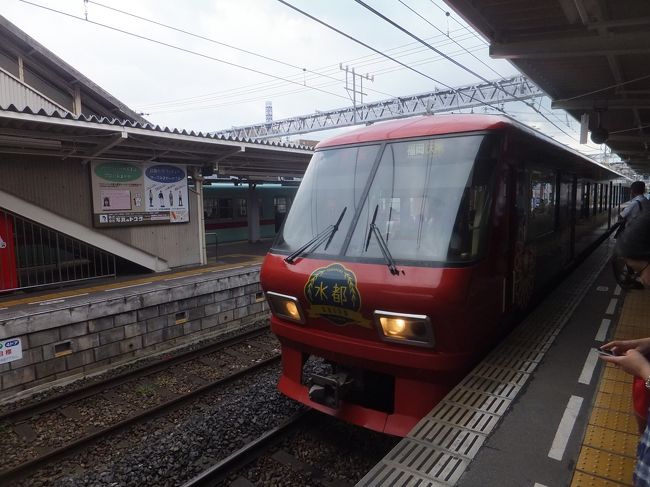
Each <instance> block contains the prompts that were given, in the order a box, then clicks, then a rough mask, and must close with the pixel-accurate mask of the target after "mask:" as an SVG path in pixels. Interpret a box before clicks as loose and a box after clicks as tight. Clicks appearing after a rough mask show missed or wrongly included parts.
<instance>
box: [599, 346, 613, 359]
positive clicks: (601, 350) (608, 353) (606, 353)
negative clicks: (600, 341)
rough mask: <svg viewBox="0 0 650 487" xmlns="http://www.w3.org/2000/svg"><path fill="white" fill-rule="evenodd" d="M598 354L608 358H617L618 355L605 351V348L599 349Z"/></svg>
mask: <svg viewBox="0 0 650 487" xmlns="http://www.w3.org/2000/svg"><path fill="white" fill-rule="evenodd" d="M598 353H599V354H601V355H605V356H608V357H616V356H617V355H616V354H615V353H614V352H612V351H611V350H605V349H604V348H599V349H598Z"/></svg>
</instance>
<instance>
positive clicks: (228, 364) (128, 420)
mask: <svg viewBox="0 0 650 487" xmlns="http://www.w3.org/2000/svg"><path fill="white" fill-rule="evenodd" d="M265 336H266V339H269V335H268V331H267V328H263V329H258V330H254V331H252V332H248V333H245V334H243V335H241V336H237V337H234V338H232V339H228V340H225V341H223V342H220V343H217V344H214V345H211V346H209V347H206V348H204V349H200V350H195V351H192V352H189V353H185V354H182V355H179V356H176V357H173V358H170V359H168V360H165V361H163V362H160V363H155V364H152V365H151V366H148V367H146V368H143V369H140V370H137V371H135V372H132V373H127V374H122V375H119V376H116V377H113V378H111V379H109V380H106V381H102V382H100V383H96V384H93V385H91V386H89V387H87V388H83V389H79V390H76V391H71V392H69V393H66V394H62V395H59V396H56V397H53V398H51V399H48V400H47V401H44V402H42V403H38V404H30V405H27V406H25V407H22V408H19V409H16V410H14V411H10V412H8V413H5V414H3V415H2V416H0V430H2V431H3V432H8V431H14V432H15V431H19V432H22V433H23V436H25V435H26V436H27V437H29V436H30V435H29V430H30V428H32V430H34V429H35V427H34V424H36V423H38V422H39V421H40V420H41V419H42V418H43V417H45V416H48V415H49V416H52V417H53V419H54V421H53V422H54V423H57V426H58V423H60V422H65V421H66V420H70V419H72V420H74V421H73V424H77V425H78V424H80V423H83V418H82V417H80V414H81V413H80V412H81V411H83V410H84V406H82V405H81V404H82V403H86V404H85V407H86V408H87V406H88V403H89V402H90V403H91V404H92V402H93V401H95V402H96V401H98V400H100V399H101V401H104V402H105V401H106V400H107V398H108V402H109V404H111V405H113V404H115V407H116V408H117V407H118V406H119V405H120V401H123V400H124V398H123V396H120V394H118V393H117V392H116V391H120V389H121V390H122V392H123V391H124V390H132V391H133V392H134V393H135V397H136V398H137V397H138V394H140V393H141V392H142V391H145V392H146V391H148V390H147V389H138V388H142V387H144V386H146V385H147V384H148V385H149V386H150V387H152V386H151V385H152V384H155V381H156V380H159V381H162V382H163V385H168V384H169V383H170V382H169V379H170V377H171V378H173V379H175V384H177V385H180V386H181V387H182V388H183V389H185V390H184V391H183V392H182V393H174V392H173V391H172V393H170V392H169V391H168V390H166V389H165V388H164V387H163V389H164V390H162V391H161V392H162V394H161V395H160V396H159V397H157V398H155V399H152V398H149V399H150V400H149V401H148V403H149V404H147V401H144V403H145V404H144V407H138V406H140V404H137V406H135V407H134V406H133V405H131V406H130V407H123V408H122V409H126V410H129V411H128V413H127V414H125V415H123V416H124V417H121V416H119V415H118V416H117V417H115V418H112V419H113V420H107V421H106V423H107V424H100V425H99V426H97V422H95V424H91V425H90V427H87V428H86V429H85V431H83V433H82V434H81V435H78V434H76V435H73V437H72V438H66V439H65V441H63V442H60V444H57V445H56V447H50V448H46V449H41V451H37V450H34V451H32V450H29V449H24V450H23V451H22V452H18V456H17V457H16V451H15V449H14V451H13V455H14V458H20V457H21V454H22V457H23V458H21V461H19V462H14V464H12V465H10V466H8V467H7V468H5V469H4V470H2V471H1V472H0V485H6V484H7V483H9V482H14V481H17V480H19V479H21V478H24V477H25V476H27V475H30V474H31V473H33V472H34V471H36V470H38V469H40V468H42V467H43V466H45V465H47V464H48V463H51V462H53V461H55V460H56V459H60V458H63V457H66V456H68V455H71V454H72V453H74V452H77V451H79V450H81V449H84V448H87V447H88V446H89V445H90V444H92V443H94V442H97V441H99V440H101V439H102V438H105V437H107V436H108V435H112V434H114V433H116V432H119V431H122V430H125V429H127V428H130V427H132V426H133V425H135V424H138V423H144V422H147V421H149V420H150V419H152V418H155V417H158V416H161V415H163V414H165V413H166V412H168V411H172V410H175V409H178V408H179V407H181V406H182V405H184V404H186V403H188V402H191V401H193V400H196V399H197V398H199V397H200V396H201V395H204V394H207V393H208V392H211V391H213V390H217V389H218V388H219V387H222V386H225V385H226V384H229V383H231V382H234V381H236V380H237V379H239V378H241V377H243V376H246V375H248V374H251V373H254V372H255V371H259V370H261V369H263V368H265V367H268V366H270V365H271V364H275V363H277V362H278V361H279V353H278V351H277V349H273V348H272V347H268V346H266V347H265V346H263V345H261V340H263V339H264V337H265ZM251 343H253V344H256V343H257V347H254V346H253V345H251ZM265 348H266V349H265ZM216 355H218V356H219V357H221V362H220V365H221V367H222V369H224V370H221V371H219V373H218V374H217V375H219V377H217V378H214V379H213V380H206V379H205V378H201V377H198V376H196V375H195V374H192V373H191V372H190V373H187V374H184V372H187V369H188V368H189V369H190V370H191V369H192V368H196V367H199V368H202V369H205V368H209V365H214V364H215V363H216V358H215V356H216ZM224 356H225V357H227V358H226V360H225V362H224V360H223V357H224ZM209 357H212V359H213V360H209V359H208V358H209ZM174 368H175V369H176V375H173V374H171V375H170V373H169V371H170V370H174ZM225 369H229V370H225ZM143 381H146V382H143ZM179 383H180V384H179ZM171 389H172V390H173V387H172V388H171ZM132 402H133V401H132ZM122 406H124V404H122ZM110 409H112V408H110ZM75 412H76V414H75ZM31 423H33V424H31ZM32 433H33V434H36V433H35V432H34V431H32ZM54 434H56V432H54ZM28 439H29V438H28ZM18 443H20V442H18ZM22 443H23V444H29V441H26V442H25V441H23V442H22ZM15 448H19V447H17V446H16V447H15ZM34 453H35V454H34ZM4 460H5V461H6V457H5V459H4Z"/></svg>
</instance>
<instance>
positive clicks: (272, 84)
mask: <svg viewBox="0 0 650 487" xmlns="http://www.w3.org/2000/svg"><path fill="white" fill-rule="evenodd" d="M436 37H438V36H436ZM413 44H417V45H418V46H421V45H420V44H419V43H417V42H410V43H408V44H406V45H404V46H398V47H395V48H392V49H389V51H399V55H400V57H403V56H407V55H412V54H415V53H419V52H424V51H427V49H426V48H422V47H420V48H417V49H415V48H409V49H404V48H405V47H407V46H411V45H413ZM472 49H473V48H472ZM366 58H374V60H368V61H366V62H365V63H362V64H359V65H358V66H361V67H364V66H370V65H373V64H377V63H380V62H387V61H386V59H385V58H383V57H379V56H377V55H375V54H371V55H369V56H363V57H360V58H356V59H353V60H350V61H345V62H344V64H348V63H350V64H351V63H353V62H355V61H357V60H359V59H366ZM398 69H403V68H398ZM317 71H322V72H324V73H326V72H332V71H337V72H338V71H339V65H338V64H337V65H328V66H323V67H321V68H317ZM392 71H394V70H392V69H391V70H386V69H385V68H384V69H383V70H381V71H378V72H376V73H375V74H376V75H378V74H384V73H388V72H392ZM296 76H299V75H290V76H289V77H290V78H295V77H296ZM315 79H316V78H315V77H308V78H307V81H313V80H315ZM332 79H335V78H332ZM336 79H337V82H342V81H343V80H342V79H338V78H336ZM283 85H284V83H280V82H277V81H262V82H259V83H253V84H250V85H246V86H242V87H240V88H234V89H228V90H221V91H213V92H210V93H204V94H202V95H197V96H192V97H185V98H175V99H173V100H166V101H161V102H156V103H148V104H146V103H142V104H138V106H142V107H145V108H151V109H153V108H154V107H155V108H162V106H163V105H175V104H184V103H185V102H193V101H194V100H196V102H200V101H203V100H206V99H209V98H211V97H214V98H218V97H224V96H225V97H229V96H231V94H232V96H235V94H248V93H250V92H254V91H260V90H270V89H274V88H277V87H280V86H283ZM321 86H322V85H321ZM367 89H368V91H373V92H375V93H379V94H382V95H385V96H389V97H391V98H396V97H395V96H394V95H392V94H390V93H385V92H382V91H379V90H375V89H371V88H367ZM269 96H272V95H269Z"/></svg>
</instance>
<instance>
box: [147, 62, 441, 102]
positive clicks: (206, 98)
mask: <svg viewBox="0 0 650 487" xmlns="http://www.w3.org/2000/svg"><path fill="white" fill-rule="evenodd" d="M441 59H442V58H435V59H432V58H428V59H423V60H420V61H416V62H414V63H412V65H413V66H420V65H424V64H430V63H433V62H437V61H440V60H441ZM402 69H404V68H402V67H399V66H398V67H391V68H385V69H383V70H379V71H377V76H379V75H382V74H387V73H392V72H395V71H398V70H402ZM336 84H337V83H335V82H331V81H327V82H324V83H322V84H317V85H315V86H317V87H319V88H324V87H329V86H333V85H336ZM285 86H286V85H285V84H280V85H276V87H277V88H281V87H285ZM255 91H256V90H246V91H244V92H240V93H237V94H233V95H226V96H204V97H200V99H187V101H185V102H183V101H181V102H175V103H172V102H169V103H166V104H159V105H142V107H143V108H144V109H145V111H147V112H148V113H150V114H151V113H173V112H177V111H178V112H186V111H191V110H194V109H195V108H193V107H189V106H188V105H196V104H199V103H201V104H204V103H207V102H210V101H217V100H219V101H221V100H223V99H224V98H232V97H235V96H241V95H247V94H254V93H255ZM304 91H306V88H303V89H292V90H289V91H286V90H285V91H281V92H272V93H267V94H263V95H260V96H257V97H255V98H247V99H243V100H242V99H238V100H232V101H225V102H223V103H219V104H217V105H209V106H205V105H204V106H202V107H200V108H196V109H204V108H208V107H211V108H221V107H225V106H231V105H234V104H237V103H246V102H251V101H257V100H263V99H268V98H273V97H278V96H286V95H290V94H295V93H301V92H304ZM389 96H390V95H389ZM390 97H391V98H398V97H394V96H390ZM176 107H178V109H177V108H176Z"/></svg>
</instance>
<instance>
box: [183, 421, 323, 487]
mask: <svg viewBox="0 0 650 487" xmlns="http://www.w3.org/2000/svg"><path fill="white" fill-rule="evenodd" d="M314 414H316V413H315V412H314V410H312V409H308V410H302V411H298V412H297V413H295V414H294V415H293V416H291V417H290V418H288V419H286V420H285V421H284V422H283V423H282V424H280V425H279V426H276V427H275V428H272V429H270V430H268V431H267V432H265V433H263V434H262V435H261V436H260V437H258V438H256V439H255V440H253V441H251V442H250V443H248V444H246V445H244V446H243V447H241V448H240V449H239V450H237V451H235V452H234V453H232V454H230V455H229V456H227V457H226V458H224V459H223V460H220V461H219V462H217V463H216V464H215V465H213V466H212V467H210V468H208V469H207V470H204V471H203V472H201V473H200V474H199V475H197V476H196V477H194V478H193V479H191V480H189V481H188V482H186V483H184V484H183V485H182V486H181V487H212V486H215V485H217V484H218V483H219V482H220V481H222V480H223V479H224V478H225V477H227V476H228V475H229V474H230V473H232V472H233V471H234V470H237V469H239V468H242V467H243V466H245V465H246V464H248V463H250V461H251V460H253V459H255V458H256V457H257V456H258V455H259V453H260V451H262V450H264V449H265V448H267V447H268V446H269V445H270V444H271V443H273V442H274V441H275V440H277V439H278V437H280V436H282V435H284V434H286V433H287V432H289V431H291V430H292V429H293V428H295V427H296V426H297V425H298V424H300V423H302V422H304V421H308V420H309V419H311V418H312V417H313V416H314Z"/></svg>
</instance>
